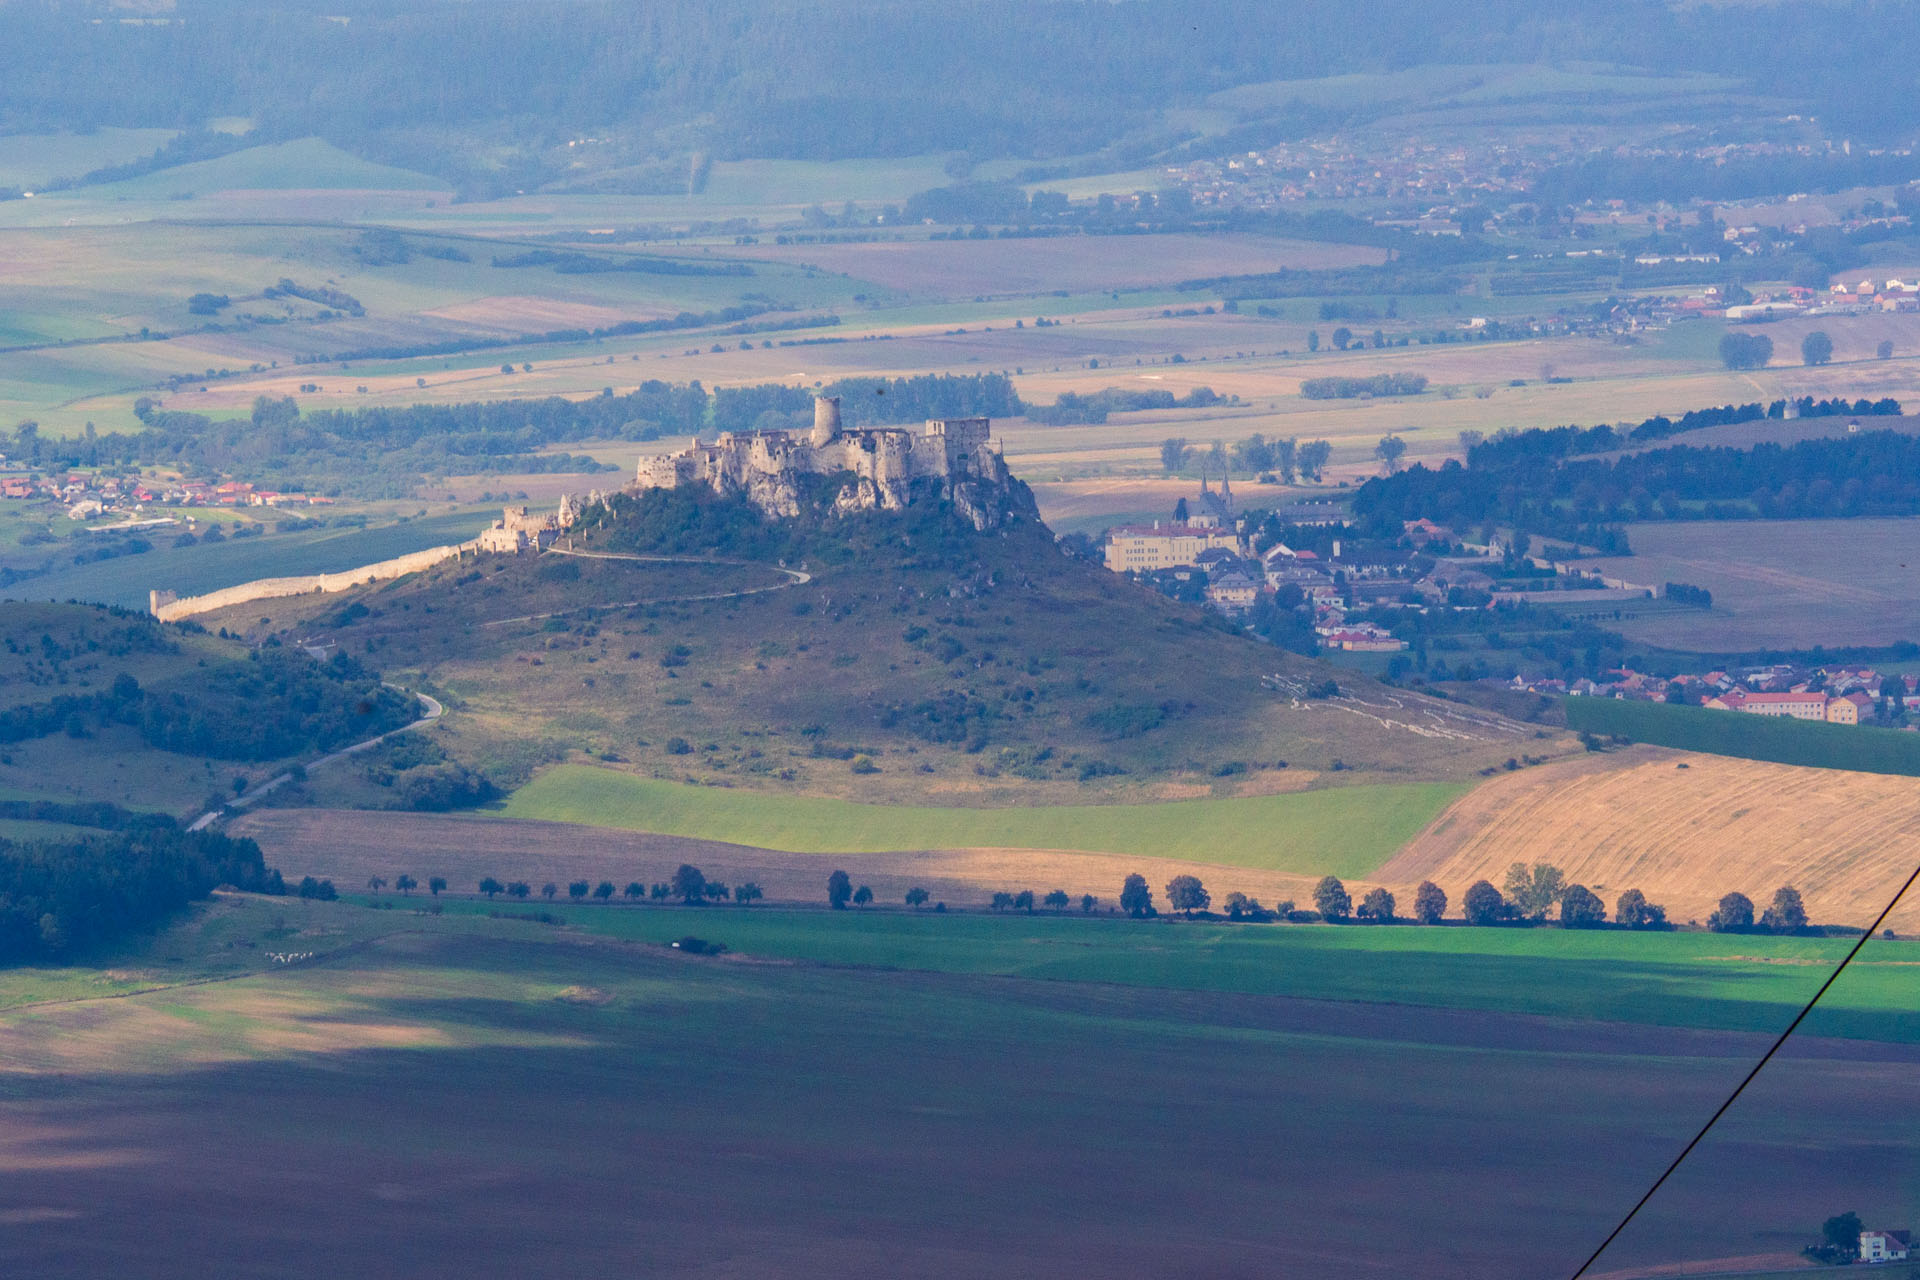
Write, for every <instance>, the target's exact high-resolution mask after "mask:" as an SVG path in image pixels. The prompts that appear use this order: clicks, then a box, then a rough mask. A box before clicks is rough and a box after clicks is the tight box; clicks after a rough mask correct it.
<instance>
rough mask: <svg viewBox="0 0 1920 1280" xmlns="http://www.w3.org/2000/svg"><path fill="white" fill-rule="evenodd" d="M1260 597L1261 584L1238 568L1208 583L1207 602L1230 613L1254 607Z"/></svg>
mask: <svg viewBox="0 0 1920 1280" xmlns="http://www.w3.org/2000/svg"><path fill="white" fill-rule="evenodd" d="M1259 597H1260V587H1259V584H1258V583H1256V582H1254V580H1253V579H1252V578H1249V577H1248V576H1247V575H1246V574H1244V573H1240V572H1238V571H1237V570H1235V571H1229V572H1226V573H1223V574H1221V575H1220V576H1218V577H1216V578H1215V579H1213V581H1212V582H1210V583H1208V584H1207V602H1208V603H1209V604H1211V605H1213V606H1214V607H1215V608H1216V609H1221V610H1224V611H1226V612H1229V613H1237V612H1239V611H1241V610H1244V609H1251V608H1253V604H1254V601H1255V600H1257V599H1259Z"/></svg>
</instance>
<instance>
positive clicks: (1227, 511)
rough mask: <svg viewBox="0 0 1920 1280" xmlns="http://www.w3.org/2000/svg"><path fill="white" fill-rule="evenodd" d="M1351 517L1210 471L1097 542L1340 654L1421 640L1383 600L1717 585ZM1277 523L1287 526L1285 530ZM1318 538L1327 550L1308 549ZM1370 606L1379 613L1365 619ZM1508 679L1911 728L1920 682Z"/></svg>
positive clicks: (1478, 600) (1119, 567) (1553, 598)
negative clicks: (1402, 627) (1255, 501)
mask: <svg viewBox="0 0 1920 1280" xmlns="http://www.w3.org/2000/svg"><path fill="white" fill-rule="evenodd" d="M1345 518H1346V517H1345V512H1344V508H1343V507H1342V505H1341V504H1339V503H1337V502H1334V501H1324V502H1301V503H1294V504H1291V505H1287V506H1282V507H1280V508H1278V509H1276V510H1274V511H1272V512H1266V511H1253V512H1241V511H1239V510H1238V509H1237V508H1236V506H1235V502H1234V496H1233V488H1232V482H1231V480H1230V479H1225V480H1222V481H1221V482H1220V483H1219V485H1218V486H1214V485H1212V484H1210V483H1209V482H1208V481H1207V480H1205V479H1203V480H1202V481H1201V486H1200V492H1199V494H1198V496H1197V498H1196V499H1195V500H1194V501H1193V502H1191V503H1189V502H1188V501H1186V500H1184V499H1183V500H1182V501H1181V502H1180V503H1179V504H1178V506H1177V507H1176V508H1175V512H1174V516H1173V517H1172V518H1170V519H1166V520H1154V521H1150V522H1148V523H1145V524H1133V525H1122V526H1118V527H1116V528H1112V529H1109V530H1108V531H1107V534H1106V539H1105V542H1104V544H1103V545H1102V546H1101V548H1100V550H1101V554H1102V557H1103V559H1104V561H1105V563H1106V566H1107V567H1108V568H1109V569H1111V570H1113V571H1114V572H1116V573H1122V574H1126V575H1129V576H1132V577H1135V578H1137V579H1138V580H1140V581H1142V582H1144V583H1146V584H1148V585H1151V586H1154V587H1156V588H1157V589H1159V590H1160V591H1162V592H1163V593H1165V594H1167V595H1170V596H1174V597H1176V598H1180V599H1187V600H1191V601H1194V602H1196V603H1204V604H1206V605H1207V606H1208V607H1210V608H1212V609H1214V610H1216V611H1218V612H1219V613H1221V614H1223V615H1225V616H1226V617H1228V618H1231V619H1233V620H1235V621H1237V622H1241V623H1243V624H1244V623H1247V622H1248V621H1249V620H1250V619H1251V618H1252V617H1253V616H1254V614H1255V612H1256V611H1257V610H1260V609H1268V610H1279V611H1282V612H1291V613H1293V614H1296V615H1298V616H1299V617H1300V618H1301V619H1302V620H1303V621H1304V622H1305V623H1306V624H1307V625H1308V629H1309V630H1310V633H1311V635H1312V637H1313V647H1315V648H1317V649H1319V650H1321V651H1334V652H1342V653H1355V654H1364V653H1381V654H1398V653H1404V652H1405V651H1407V650H1408V649H1410V648H1411V647H1412V646H1411V645H1410V644H1409V642H1408V640H1407V639H1406V638H1405V637H1404V636H1402V635H1396V634H1395V633H1394V631H1393V630H1392V629H1391V628H1390V627H1389V626H1387V625H1384V624H1383V623H1382V622H1381V621H1379V620H1378V619H1379V618H1380V617H1381V616H1382V614H1381V613H1380V610H1381V609H1382V608H1390V609H1393V610H1397V611H1406V612H1408V613H1412V614H1417V615H1418V614H1428V613H1432V612H1450V613H1460V614H1472V613H1487V612H1491V611H1496V610H1501V609H1514V608H1517V607H1521V606H1525V605H1529V604H1538V603H1552V604H1553V605H1555V606H1558V607H1560V608H1563V609H1565V608H1568V607H1571V608H1573V609H1575V610H1579V609H1582V608H1585V609H1589V610H1591V611H1593V612H1595V613H1596V614H1599V615H1602V616H1604V614H1605V613H1606V612H1608V611H1609V610H1611V609H1614V608H1618V607H1622V606H1630V605H1631V604H1632V603H1633V602H1637V601H1647V600H1651V599H1655V598H1657V597H1666V598H1668V599H1670V600H1672V601H1673V602H1675V603H1677V604H1681V605H1691V606H1695V607H1710V606H1711V601H1712V597H1711V595H1710V594H1709V593H1707V592H1705V591H1703V590H1701V589H1700V588H1697V587H1693V586H1690V585H1688V584H1685V583H1665V584H1661V585H1659V586H1653V585H1646V584H1637V583H1632V582H1627V581H1624V580H1621V579H1617V578H1612V577H1608V576H1606V575H1603V574H1598V573H1595V572H1593V571H1591V570H1588V569H1584V568H1582V567H1581V565H1580V563H1579V561H1577V560H1574V561H1562V562H1556V561H1553V560H1549V559H1547V558H1544V557H1539V556H1530V555H1524V554H1519V553H1518V552H1517V551H1516V548H1514V547H1513V546H1511V545H1510V544H1508V543H1506V542H1504V541H1502V540H1501V539H1500V538H1499V537H1498V536H1495V537H1494V538H1493V539H1492V540H1491V541H1488V542H1475V541H1472V540H1469V539H1466V538H1463V537H1462V536H1461V535H1459V534H1458V533H1456V532H1455V531H1454V530H1452V529H1449V528H1447V527H1446V526H1444V525H1440V524H1436V523H1434V522H1432V521H1430V520H1412V521H1407V522H1405V523H1404V524H1403V526H1402V537H1401V538H1400V539H1399V541H1398V542H1397V543H1394V544H1390V545H1383V544H1382V543H1380V542H1379V541H1378V540H1372V541H1368V542H1365V543H1364V544H1363V543H1361V542H1360V540H1359V539H1357V538H1356V537H1354V536H1352V534H1351V532H1350V531H1349V530H1348V526H1347V525H1346V524H1345ZM1275 531H1281V533H1282V535H1283V536H1282V537H1280V538H1275V537H1274V536H1273V535H1274V533H1275ZM1315 531H1317V532H1318V534H1319V535H1320V536H1317V537H1316V536H1314V532H1315ZM1300 534H1307V535H1308V536H1307V537H1304V538H1303V537H1300V536H1297V535H1300ZM1309 540H1312V541H1316V542H1318V543H1319V544H1320V547H1321V548H1323V549H1314V548H1310V547H1308V546H1306V545H1302V544H1303V543H1304V542H1306V541H1309ZM1516 568H1518V570H1519V576H1516V573H1515V570H1516ZM1528 574H1534V575H1537V576H1526V575H1528ZM1369 613H1371V614H1373V615H1374V616H1373V617H1366V616H1362V615H1364V614H1369ZM1387 616H1389V617H1391V616H1392V615H1387ZM1505 684H1506V687H1507V688H1509V689H1511V690H1512V691H1514V692H1518V693H1532V694H1539V695H1546V696H1552V697H1588V698H1617V699H1623V700H1630V701H1642V702H1673V703H1683V704H1687V705H1692V706H1699V707H1705V708H1708V709H1710V710H1718V711H1734V712H1742V713H1745V714H1747V715H1763V716H1776V717H1785V718H1789V719H1795V720H1813V721H1824V722H1826V723H1829V724H1840V725H1878V726H1885V727H1897V728H1907V729H1912V728H1915V727H1916V726H1915V725H1912V724H1909V723H1908V720H1907V710H1906V703H1907V700H1908V699H1909V698H1911V697H1913V696H1914V695H1915V693H1916V691H1917V690H1920V677H1916V676H1914V675H1911V674H1902V673H1889V672H1881V671H1879V670H1877V669H1875V668H1874V667H1872V666H1867V665H1861V664H1857V663H1839V662H1836V663H1818V664H1805V663H1799V664H1796V663H1774V664H1769V665H1760V666H1749V667H1730V668H1728V669H1725V670H1711V671H1705V672H1701V673H1681V674H1674V675H1654V674H1650V673H1647V672H1643V671H1637V670H1634V669H1632V668H1630V667H1619V668H1614V669H1610V670H1605V671H1602V672H1599V673H1598V674H1597V675H1596V676H1593V677H1575V678H1568V677H1566V676H1563V675H1543V674H1529V673H1520V674H1515V675H1513V676H1512V677H1511V678H1510V679H1508V680H1507V681H1505Z"/></svg>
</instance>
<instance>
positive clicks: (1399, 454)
mask: <svg viewBox="0 0 1920 1280" xmlns="http://www.w3.org/2000/svg"><path fill="white" fill-rule="evenodd" d="M1406 454H1407V442H1406V441H1405V440H1402V439H1401V438H1400V437H1399V436H1396V435H1393V434H1391V433H1389V434H1387V435H1384V436H1381V437H1380V443H1378V444H1376V445H1374V446H1373V456H1374V457H1376V458H1378V459H1380V461H1381V462H1382V463H1384V464H1385V465H1386V468H1387V474H1388V475H1392V474H1393V473H1394V472H1396V471H1398V470H1399V469H1400V459H1402V458H1404V457H1405V456H1406Z"/></svg>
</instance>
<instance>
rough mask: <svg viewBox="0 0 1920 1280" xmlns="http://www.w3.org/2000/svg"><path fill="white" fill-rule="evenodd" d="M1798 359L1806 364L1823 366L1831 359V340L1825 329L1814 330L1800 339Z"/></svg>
mask: <svg viewBox="0 0 1920 1280" xmlns="http://www.w3.org/2000/svg"><path fill="white" fill-rule="evenodd" d="M1800 358H1801V359H1802V360H1804V361H1806V362H1807V363H1808V364H1815V365H1817V364H1825V363H1827V362H1828V361H1829V360H1831V359H1833V339H1832V338H1829V337H1828V336H1827V331H1826V330H1825V329H1815V330H1814V331H1813V332H1812V333H1809V334H1808V335H1807V336H1806V337H1804V338H1802V339H1800Z"/></svg>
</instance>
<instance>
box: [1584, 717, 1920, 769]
mask: <svg viewBox="0 0 1920 1280" xmlns="http://www.w3.org/2000/svg"><path fill="white" fill-rule="evenodd" d="M1566 706H1567V727H1568V728H1569V729H1572V730H1574V731H1575V732H1585V733H1597V734H1612V735H1614V736H1617V737H1622V738H1631V739H1632V740H1633V741H1635V742H1647V743H1652V744H1653V745H1655V746H1661V747H1679V748H1680V749H1682V750H1685V751H1702V752H1705V753H1707V754H1709V755H1717V756H1737V757H1738V758H1740V759H1742V760H1769V761H1772V762H1773V763H1775V764H1797V765H1807V766H1810V767H1812V768H1816V769H1851V770H1853V771H1854V772H1857V773H1891V774H1900V775H1904V776H1908V777H1913V776H1920V737H1916V736H1915V735H1914V734H1911V733H1905V732H1903V731H1901V730H1898V729H1876V728H1872V727H1868V726H1856V725H1835V724H1822V723H1817V722H1813V721H1806V720H1789V719H1786V718H1784V717H1782V718H1775V717H1772V716H1755V715H1745V714H1742V713H1740V712H1734V711H1709V710H1707V709H1705V708H1703V707H1682V706H1674V705H1671V704H1669V703H1664V702H1628V701H1624V700H1621V699H1616V698H1568V699H1567V702H1566Z"/></svg>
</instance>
